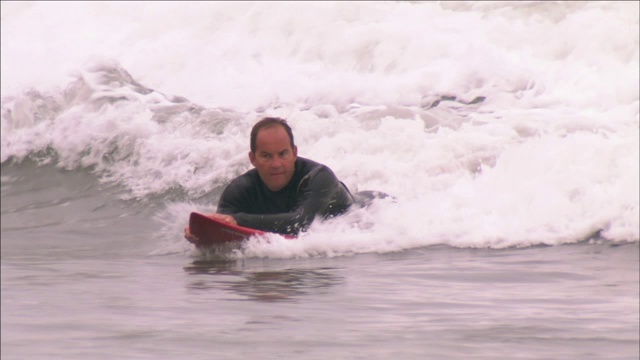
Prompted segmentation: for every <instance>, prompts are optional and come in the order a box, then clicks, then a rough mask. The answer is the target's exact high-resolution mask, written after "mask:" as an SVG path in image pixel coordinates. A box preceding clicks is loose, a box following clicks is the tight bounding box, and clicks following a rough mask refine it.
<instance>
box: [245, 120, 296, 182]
mask: <svg viewBox="0 0 640 360" xmlns="http://www.w3.org/2000/svg"><path fill="white" fill-rule="evenodd" d="M250 141H251V144H250V145H251V151H250V152H249V160H250V161H251V164H252V165H253V166H255V168H256V169H257V170H258V174H259V175H260V178H261V179H262V181H263V182H264V183H265V185H267V187H268V188H269V190H271V191H279V190H281V189H282V188H284V187H285V186H287V184H289V182H290V181H291V178H292V177H293V173H294V171H295V162H296V158H297V157H298V148H297V147H296V145H295V144H294V142H293V132H292V131H291V128H290V127H289V124H287V121H286V120H283V119H280V118H271V117H267V118H264V119H262V120H260V121H258V122H257V123H256V124H255V125H254V126H253V129H251V140H250Z"/></svg>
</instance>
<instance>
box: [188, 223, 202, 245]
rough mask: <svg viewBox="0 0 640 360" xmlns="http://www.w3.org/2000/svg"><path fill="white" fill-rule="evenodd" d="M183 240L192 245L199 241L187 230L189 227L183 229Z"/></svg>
mask: <svg viewBox="0 0 640 360" xmlns="http://www.w3.org/2000/svg"><path fill="white" fill-rule="evenodd" d="M184 238H185V239H187V241H188V242H190V243H192V244H196V245H197V244H198V242H199V241H200V239H198V237H196V236H195V235H193V234H192V233H191V231H190V229H189V227H188V226H187V227H186V228H184Z"/></svg>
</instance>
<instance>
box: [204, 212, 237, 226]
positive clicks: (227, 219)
mask: <svg viewBox="0 0 640 360" xmlns="http://www.w3.org/2000/svg"><path fill="white" fill-rule="evenodd" d="M207 216H208V217H210V218H212V219H215V220H218V221H221V222H223V223H226V224H231V225H238V222H237V221H236V219H234V218H233V216H231V215H224V214H209V215H207Z"/></svg>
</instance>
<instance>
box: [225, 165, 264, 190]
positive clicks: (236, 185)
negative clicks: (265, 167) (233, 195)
mask: <svg viewBox="0 0 640 360" xmlns="http://www.w3.org/2000/svg"><path fill="white" fill-rule="evenodd" d="M258 181H259V175H258V171H257V170H256V169H251V170H249V171H247V172H245V173H244V174H242V175H239V176H237V177H236V178H234V179H233V180H231V182H230V183H229V185H228V186H227V188H232V189H246V188H252V187H254V186H255V185H256V183H257V182H258Z"/></svg>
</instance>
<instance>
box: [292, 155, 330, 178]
mask: <svg viewBox="0 0 640 360" xmlns="http://www.w3.org/2000/svg"><path fill="white" fill-rule="evenodd" d="M323 168H325V169H329V167H328V166H327V165H325V164H321V163H319V162H317V161H313V160H311V159H307V158H303V157H300V156H298V158H297V159H296V170H297V169H300V170H301V172H302V173H304V174H308V173H310V172H311V171H313V170H317V169H323ZM329 170H330V169H329Z"/></svg>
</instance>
